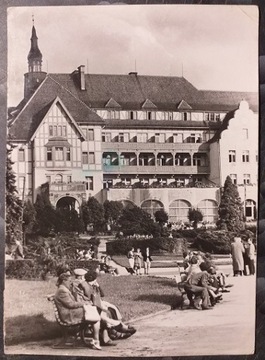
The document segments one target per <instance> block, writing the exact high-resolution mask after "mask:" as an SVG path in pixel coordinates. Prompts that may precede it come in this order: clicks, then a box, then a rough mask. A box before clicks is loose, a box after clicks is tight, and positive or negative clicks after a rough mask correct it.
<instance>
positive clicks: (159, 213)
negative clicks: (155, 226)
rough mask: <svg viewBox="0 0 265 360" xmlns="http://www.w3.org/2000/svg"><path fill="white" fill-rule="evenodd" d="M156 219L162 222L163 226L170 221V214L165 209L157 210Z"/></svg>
mask: <svg viewBox="0 0 265 360" xmlns="http://www.w3.org/2000/svg"><path fill="white" fill-rule="evenodd" d="M155 220H156V222H158V223H159V224H160V226H163V225H164V224H165V223H167V222H168V214H167V213H166V212H165V210H163V209H161V210H157V211H156V212H155Z"/></svg>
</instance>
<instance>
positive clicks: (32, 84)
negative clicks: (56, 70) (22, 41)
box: [24, 18, 47, 98]
mask: <svg viewBox="0 0 265 360" xmlns="http://www.w3.org/2000/svg"><path fill="white" fill-rule="evenodd" d="M32 23H33V24H32V33H31V39H30V41H31V46H30V50H29V54H28V72H27V73H26V74H24V77H25V78H24V97H25V98H28V97H30V96H31V95H32V94H33V93H34V91H35V90H36V89H37V87H38V86H39V85H40V84H41V82H42V81H43V80H44V79H45V77H46V75H47V74H46V72H43V71H42V68H41V66H42V53H41V51H40V49H39V46H38V37H37V32H36V28H35V25H34V18H32Z"/></svg>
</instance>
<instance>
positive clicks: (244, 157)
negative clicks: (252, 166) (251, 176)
mask: <svg viewBox="0 0 265 360" xmlns="http://www.w3.org/2000/svg"><path fill="white" fill-rule="evenodd" d="M249 158H250V157H249V150H243V152H242V155H241V160H242V162H244V163H246V162H249ZM228 161H229V162H230V163H234V162H236V150H229V152H228ZM256 161H258V154H256Z"/></svg>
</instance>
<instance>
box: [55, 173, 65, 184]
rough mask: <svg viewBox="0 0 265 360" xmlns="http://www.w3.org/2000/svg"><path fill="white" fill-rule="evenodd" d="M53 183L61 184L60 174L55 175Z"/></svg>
mask: <svg viewBox="0 0 265 360" xmlns="http://www.w3.org/2000/svg"><path fill="white" fill-rule="evenodd" d="M54 182H55V183H57V184H58V183H62V182H63V176H62V175H61V174H56V175H55V178H54Z"/></svg>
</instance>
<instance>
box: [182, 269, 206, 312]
mask: <svg viewBox="0 0 265 360" xmlns="http://www.w3.org/2000/svg"><path fill="white" fill-rule="evenodd" d="M208 280H209V274H208V272H207V271H201V272H199V273H193V274H191V276H190V278H189V279H188V281H187V283H186V284H185V285H184V289H185V291H186V293H187V296H188V299H189V300H190V304H191V305H192V306H193V307H194V308H195V309H197V310H208V309H212V308H211V307H210V298H209V291H208V289H209V288H211V287H210V286H209V283H208ZM193 296H194V299H193ZM201 300H202V305H201V307H200V301H201Z"/></svg>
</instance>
